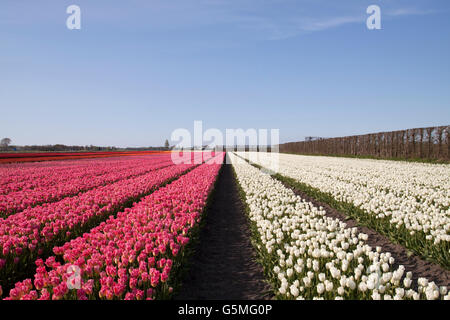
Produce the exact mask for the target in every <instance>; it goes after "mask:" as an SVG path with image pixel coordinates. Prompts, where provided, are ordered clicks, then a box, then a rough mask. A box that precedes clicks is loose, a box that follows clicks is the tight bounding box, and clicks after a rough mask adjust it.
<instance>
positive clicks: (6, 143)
mask: <svg viewBox="0 0 450 320" xmlns="http://www.w3.org/2000/svg"><path fill="white" fill-rule="evenodd" d="M10 144H11V139H10V138H3V139H2V141H0V145H1V146H2V148H3V149H5V150H8V146H9V145H10Z"/></svg>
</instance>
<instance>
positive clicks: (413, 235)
mask: <svg viewBox="0 0 450 320" xmlns="http://www.w3.org/2000/svg"><path fill="white" fill-rule="evenodd" d="M267 157H268V155H264V154H263V153H259V154H253V155H252V154H249V153H244V152H242V153H238V155H234V154H233V155H231V159H232V163H233V166H234V168H235V172H236V176H237V179H238V181H239V184H240V186H241V188H242V191H243V194H244V198H245V201H246V204H247V207H248V214H249V218H250V220H251V221H252V224H253V227H254V234H255V238H256V241H257V243H258V251H259V254H260V256H261V257H262V259H263V260H264V264H265V268H266V273H267V274H268V275H269V277H270V279H271V282H272V284H273V287H274V288H275V291H276V292H275V294H276V296H277V297H279V298H281V299H300V300H301V299H377V300H379V299H414V300H418V299H432V300H434V299H446V300H448V299H450V294H449V293H448V292H447V285H444V286H440V287H439V286H437V285H436V284H435V283H434V282H433V281H429V280H428V279H426V278H424V277H420V275H418V276H419V278H418V281H417V283H416V284H413V281H412V273H411V272H405V267H404V266H402V265H400V266H398V267H394V262H395V258H394V257H393V256H392V255H391V253H390V252H383V251H382V250H381V248H380V247H376V248H372V247H370V246H368V245H367V244H366V243H365V241H366V240H367V235H366V234H364V233H358V232H357V229H356V228H347V227H346V224H345V223H344V222H342V221H339V220H337V219H333V218H330V217H326V216H325V212H324V211H323V210H322V207H316V206H314V205H313V204H312V203H310V202H307V201H305V200H304V199H301V198H300V197H299V196H297V195H295V194H294V192H293V191H292V190H290V189H289V188H287V187H286V186H285V185H284V184H283V183H282V182H280V181H279V180H278V179H275V178H273V177H272V176H270V175H269V174H267V173H265V172H264V171H261V170H259V169H258V168H256V167H255V166H252V165H251V164H250V163H256V164H258V163H259V164H263V163H267V162H268V159H267ZM249 159H251V160H252V161H247V160H249ZM249 162H250V163H249ZM279 172H280V173H281V174H284V175H286V176H288V177H293V178H294V179H298V180H300V181H302V182H304V183H305V184H308V185H309V186H313V187H314V188H318V189H320V190H323V191H324V192H328V193H329V194H331V195H332V196H333V197H335V198H337V199H339V200H341V201H348V202H352V203H353V204H355V205H356V206H359V207H361V208H364V209H365V210H367V211H366V214H367V215H371V218H372V219H374V220H375V221H377V222H378V223H380V224H383V223H384V224H386V223H388V224H389V228H388V230H392V231H391V232H394V233H395V234H394V237H395V238H401V239H403V241H404V242H403V243H404V244H405V246H416V249H417V251H421V250H427V251H431V252H432V253H433V254H434V257H436V258H439V259H436V260H437V261H438V262H441V263H442V265H443V266H444V267H447V269H448V264H449V253H450V252H449V241H450V235H449V230H450V216H449V213H450V211H449V199H450V188H449V181H450V167H449V166H448V165H426V164H409V163H408V164H406V163H400V162H390V161H382V162H380V161H373V160H367V161H366V160H364V161H362V160H359V159H345V158H330V157H305V156H294V155H286V154H280V155H279ZM444 272H448V270H446V271H444ZM447 274H448V273H447ZM447 279H448V278H447ZM447 282H448V280H447Z"/></svg>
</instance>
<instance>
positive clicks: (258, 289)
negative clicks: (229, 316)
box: [174, 164, 273, 300]
mask: <svg viewBox="0 0 450 320" xmlns="http://www.w3.org/2000/svg"><path fill="white" fill-rule="evenodd" d="M232 170H233V169H232V167H231V165H230V164H224V167H223V169H222V170H221V173H220V175H219V177H218V182H217V186H216V190H215V195H214V200H213V202H212V204H211V207H210V209H209V210H208V213H207V216H206V217H205V221H204V225H203V227H202V229H201V230H200V234H199V239H198V243H197V247H196V248H195V253H194V254H193V256H192V258H191V261H190V263H189V264H190V267H189V271H188V272H187V274H186V276H185V277H184V279H183V283H182V286H181V288H180V291H179V293H178V294H177V295H176V296H174V299H175V300H178V299H179V300H203V299H210V300H262V299H271V298H272V296H273V295H272V290H271V287H270V285H269V284H268V283H267V282H266V281H265V277H264V274H263V269H262V267H261V265H259V264H258V262H257V261H256V259H257V254H256V252H255V250H254V249H253V246H252V244H251V241H250V236H251V233H250V229H249V225H248V221H247V218H246V216H245V210H244V205H243V203H242V201H241V199H240V197H239V191H238V188H237V181H236V180H235V178H234V175H233V171H232Z"/></svg>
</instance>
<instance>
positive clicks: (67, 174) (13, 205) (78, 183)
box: [0, 155, 172, 216]
mask: <svg viewBox="0 0 450 320" xmlns="http://www.w3.org/2000/svg"><path fill="white" fill-rule="evenodd" d="M102 163H103V164H102V165H98V166H97V165H96V166H90V167H89V168H86V167H82V168H79V167H78V168H77V167H74V169H73V170H64V171H61V172H59V173H57V174H52V175H50V176H48V177H47V178H42V179H40V182H39V186H36V187H35V188H32V189H26V188H24V189H22V190H20V191H16V192H12V193H9V194H6V195H0V213H1V214H2V215H4V216H6V215H9V214H13V213H17V212H20V211H22V210H24V209H26V208H28V207H32V206H36V205H39V204H41V203H45V202H54V201H58V200H61V199H63V198H65V197H68V196H73V195H76V194H78V193H80V192H83V191H87V190H90V189H92V188H95V187H99V186H103V185H106V184H109V183H113V182H116V181H119V180H123V179H126V178H130V177H133V176H137V175H141V174H144V173H146V172H149V171H151V170H155V169H159V168H161V167H163V166H167V165H169V164H171V163H172V161H171V158H170V155H165V156H164V157H163V158H162V157H158V158H153V157H152V156H149V157H148V158H147V159H140V160H139V161H130V162H128V163H123V164H121V165H113V166H111V165H106V164H105V162H104V161H103V162H102ZM19 184H20V183H19ZM8 186H14V184H13V183H10V184H8Z"/></svg>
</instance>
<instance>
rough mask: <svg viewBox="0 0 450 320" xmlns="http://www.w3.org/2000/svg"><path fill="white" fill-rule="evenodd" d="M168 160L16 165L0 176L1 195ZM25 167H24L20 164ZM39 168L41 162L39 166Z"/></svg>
mask: <svg viewBox="0 0 450 320" xmlns="http://www.w3.org/2000/svg"><path fill="white" fill-rule="evenodd" d="M164 158H165V159H167V158H170V155H168V154H164V155H160V156H158V155H154V156H153V155H149V156H145V157H131V158H128V159H124V158H114V159H115V160H111V159H108V158H107V159H105V158H100V159H93V160H92V159H89V161H88V159H84V160H83V159H81V160H78V161H76V162H72V163H71V164H70V165H66V166H50V167H49V166H46V167H37V168H36V169H30V168H28V169H27V168H25V167H21V166H19V165H18V164H16V167H15V168H14V169H12V168H9V169H8V170H6V171H8V174H7V175H6V174H5V172H3V173H4V175H3V176H0V194H8V193H11V192H15V191H20V190H31V189H36V188H41V187H45V186H50V185H53V184H57V183H58V182H61V181H64V180H63V179H65V178H66V179H67V178H68V177H70V178H83V177H85V176H100V175H102V174H105V173H109V172H111V171H117V170H124V169H129V168H133V167H136V166H137V165H138V164H139V163H142V162H145V160H150V159H151V160H152V161H156V160H158V159H164ZM23 164H27V163H23ZM38 164H40V162H39V163H38ZM1 171H5V168H4V167H3V165H1V166H0V172H1Z"/></svg>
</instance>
